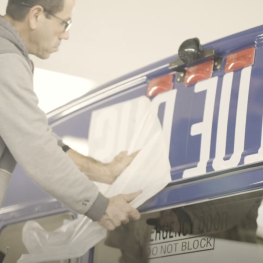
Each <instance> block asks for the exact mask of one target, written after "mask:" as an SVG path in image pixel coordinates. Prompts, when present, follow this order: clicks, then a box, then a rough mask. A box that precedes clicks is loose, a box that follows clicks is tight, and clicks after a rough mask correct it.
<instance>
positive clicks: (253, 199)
mask: <svg viewBox="0 0 263 263" xmlns="http://www.w3.org/2000/svg"><path fill="white" fill-rule="evenodd" d="M262 199H263V190H260V191H254V192H250V193H245V194H239V195H233V196H229V197H224V198H220V199H214V200H211V201H207V202H203V203H197V204H192V205H188V206H184V207H179V208H174V209H168V210H164V211H159V212H155V213H147V214H143V215H142V217H141V219H140V220H139V221H135V222H130V223H129V224H127V225H122V226H120V227H119V228H117V229H116V230H114V231H109V232H108V235H107V237H106V239H105V240H103V241H102V242H100V243H99V244H98V245H97V246H95V251H94V261H93V262H94V263H108V262H111V263H124V262H125V263H135V262H139V263H140V262H141V263H145V262H150V263H172V262H185V263H196V262H203V263H210V262H211V260H212V262H213V263H221V262H225V263H234V262H239V263H245V262H253V263H261V262H262V258H263V231H262V227H263V220H262V206H261V202H262Z"/></svg>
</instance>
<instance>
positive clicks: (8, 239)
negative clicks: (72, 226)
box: [0, 213, 75, 263]
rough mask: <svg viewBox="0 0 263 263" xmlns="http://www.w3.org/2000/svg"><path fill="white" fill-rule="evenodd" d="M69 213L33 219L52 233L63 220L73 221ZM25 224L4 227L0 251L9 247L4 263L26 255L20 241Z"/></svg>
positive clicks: (25, 250) (55, 262)
mask: <svg viewBox="0 0 263 263" xmlns="http://www.w3.org/2000/svg"><path fill="white" fill-rule="evenodd" d="M73 219H74V218H73V215H72V214H70V213H66V214H59V215H53V216H49V217H44V218H40V219H36V220H35V219H34V220H35V221H37V222H38V223H39V224H40V225H41V226H42V227H43V228H44V229H46V230H48V231H53V230H55V229H57V228H59V227H60V226H62V225H63V220H73ZM25 223H26V222H22V223H18V224H13V225H9V226H7V227H5V228H4V229H3V230H2V232H1V234H0V251H5V250H6V248H7V247H9V252H8V254H7V256H6V258H5V260H4V262H5V263H14V262H17V260H18V259H19V258H20V257H21V255H22V254H28V251H27V249H26V247H25V246H24V244H23V241H22V229H23V227H24V225H25ZM72 262H75V261H70V260H68V261H50V262H49V263H72Z"/></svg>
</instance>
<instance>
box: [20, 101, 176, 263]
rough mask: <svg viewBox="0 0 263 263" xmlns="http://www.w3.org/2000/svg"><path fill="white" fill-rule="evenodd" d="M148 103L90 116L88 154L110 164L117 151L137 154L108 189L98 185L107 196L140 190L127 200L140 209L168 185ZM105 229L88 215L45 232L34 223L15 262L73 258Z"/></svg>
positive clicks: (159, 133)
mask: <svg viewBox="0 0 263 263" xmlns="http://www.w3.org/2000/svg"><path fill="white" fill-rule="evenodd" d="M152 105H153V104H152V103H151V101H150V100H149V99H148V98H146V97H144V96H142V97H139V98H136V99H133V100H129V101H127V102H123V103H119V104H116V105H113V106H110V107H107V108H103V109H99V110H97V111H94V112H93V113H92V119H91V126H90V134H89V147H90V149H89V151H90V154H89V155H90V156H92V157H94V158H96V159H97V160H100V161H103V162H109V161H111V160H112V159H113V158H114V157H115V156H116V155H117V154H118V153H119V152H121V151H128V153H129V154H131V153H133V152H135V151H138V150H139V153H138V155H137V156H136V157H135V159H134V160H133V162H132V163H131V164H130V166H129V167H128V168H127V169H126V170H125V171H124V172H123V173H122V174H121V175H120V176H119V177H118V178H117V180H116V181H115V182H114V183H113V184H112V185H106V184H97V185H98V187H99V189H100V191H101V192H102V193H103V194H104V195H106V196H107V197H111V196H115V195H117V194H120V193H131V192H136V191H138V190H143V193H142V194H141V195H140V196H138V197H137V198H136V199H135V200H133V201H132V203H131V204H132V205H133V206H134V207H136V208H137V207H139V206H140V205H141V204H143V203H144V202H145V201H146V200H148V199H149V198H150V197H152V196H154V195H155V194H157V193H158V192H159V191H161V190H162V189H163V188H164V187H165V186H166V185H167V184H168V183H169V182H171V174H170V170H171V167H170V162H169V158H168V149H167V143H166V141H165V138H164V135H163V130H162V127H161V124H160V121H159V119H158V117H157V115H156V111H155V110H154V109H153V106H152ZM106 234H107V231H106V230H105V229H103V228H102V227H101V226H100V225H99V224H98V223H96V222H92V221H91V220H89V219H88V218H87V217H83V216H80V217H79V218H78V219H76V220H73V221H70V222H65V223H64V225H63V226H62V227H60V228H59V229H57V230H55V231H52V232H49V231H46V230H45V229H43V228H42V227H41V226H40V225H39V224H38V223H37V222H35V221H28V222H27V223H26V224H25V226H24V228H23V242H24V244H25V246H26V248H27V250H28V252H29V254H25V255H22V256H21V258H20V259H19V260H18V262H19V263H30V262H31V263H33V262H43V261H52V260H66V259H71V258H78V257H81V256H83V255H85V254H86V253H87V251H88V250H89V249H90V248H92V247H93V246H94V245H96V244H97V243H98V242H99V241H101V240H102V239H103V238H105V237H106Z"/></svg>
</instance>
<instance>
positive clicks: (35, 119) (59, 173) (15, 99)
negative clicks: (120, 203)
mask: <svg viewBox="0 0 263 263" xmlns="http://www.w3.org/2000/svg"><path fill="white" fill-rule="evenodd" d="M0 65H1V70H0V87H1V96H0V123H1V125H0V136H1V137H2V138H3V140H4V142H5V144H6V145H7V147H8V148H9V150H10V152H11V153H12V155H13V156H14V158H15V159H16V161H17V162H18V163H19V164H20V165H21V167H22V168H23V169H24V171H25V172H26V173H27V174H28V175H29V176H30V177H31V178H32V180H34V181H35V183H36V184H38V185H39V186H40V187H41V188H42V189H43V190H44V191H46V192H47V193H49V194H50V195H52V196H53V197H55V198H56V199H57V200H59V201H61V202H62V203H64V204H65V205H67V206H68V207H69V208H71V209H72V210H74V211H76V212H77V213H79V214H86V215H87V216H88V217H90V218H91V219H92V220H94V221H96V220H99V219H100V218H101V217H102V215H103V214H104V212H105V211H106V209H107V206H108V203H109V200H108V199H107V198H106V197H104V196H103V195H102V194H101V193H99V191H98V188H97V186H96V185H95V184H94V183H93V182H91V181H90V180H89V179H88V177H87V176H86V175H85V174H83V173H82V172H80V171H79V169H78V168H77V167H76V166H75V164H74V163H73V161H72V160H71V159H70V158H69V157H68V156H67V154H65V153H64V152H63V151H62V149H61V147H58V140H57V138H55V137H54V135H53V134H52V130H51V129H50V127H49V126H48V122H47V118H46V115H45V113H44V112H43V111H41V110H40V109H39V107H38V106H37V104H38V99H37V96H36V94H35V93H34V91H33V80H32V73H31V71H30V67H29V65H28V63H27V62H26V60H25V59H24V58H23V57H22V56H19V55H17V54H3V55H0Z"/></svg>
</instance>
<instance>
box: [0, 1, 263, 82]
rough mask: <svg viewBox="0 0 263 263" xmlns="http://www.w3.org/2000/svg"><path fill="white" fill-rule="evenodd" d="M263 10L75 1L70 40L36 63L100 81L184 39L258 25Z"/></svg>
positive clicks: (236, 5) (237, 4)
mask: <svg viewBox="0 0 263 263" xmlns="http://www.w3.org/2000/svg"><path fill="white" fill-rule="evenodd" d="M6 3H7V0H1V1H0V14H4V9H5V6H6ZM262 10H263V5H262V1H259V0H221V1H220V0H180V1H179V0H110V1H109V0H77V7H76V10H75V15H74V18H73V19H74V26H73V28H72V31H71V39H70V41H68V42H66V43H64V44H63V45H62V48H61V50H60V52H59V53H57V54H54V55H52V57H51V59H49V60H47V61H40V60H38V59H35V63H36V66H37V67H40V68H44V69H48V70H53V71H57V72H62V73H66V74H70V75H75V76H79V77H83V78H88V79H92V80H95V81H96V82H97V83H104V82H106V81H109V80H112V79H114V78H116V77H118V76H120V75H123V74H125V73H128V72H130V71H132V70H135V69H137V68H139V67H142V66H145V65H147V64H149V63H152V62H155V61H156V60H159V59H162V58H164V57H168V56H170V55H173V54H176V53H177V49H178V47H179V45H180V44H181V42H182V41H184V40H185V39H187V38H192V37H199V38H200V39H201V42H202V43H207V42H209V41H212V40H215V39H218V38H221V37H223V36H227V35H229V34H233V33H236V32H239V31H243V30H245V29H248V28H251V27H254V26H258V25H260V24H262V22H263V14H262Z"/></svg>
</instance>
